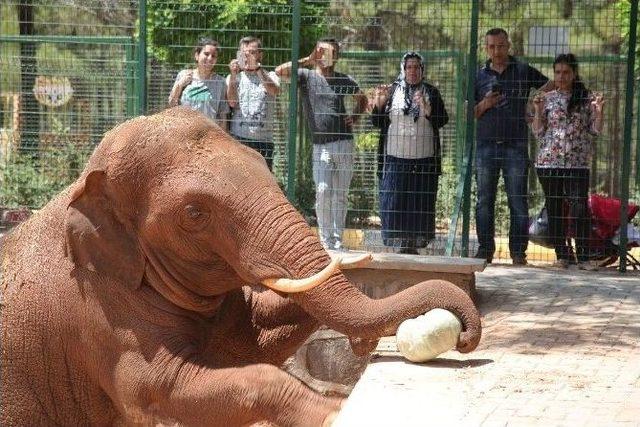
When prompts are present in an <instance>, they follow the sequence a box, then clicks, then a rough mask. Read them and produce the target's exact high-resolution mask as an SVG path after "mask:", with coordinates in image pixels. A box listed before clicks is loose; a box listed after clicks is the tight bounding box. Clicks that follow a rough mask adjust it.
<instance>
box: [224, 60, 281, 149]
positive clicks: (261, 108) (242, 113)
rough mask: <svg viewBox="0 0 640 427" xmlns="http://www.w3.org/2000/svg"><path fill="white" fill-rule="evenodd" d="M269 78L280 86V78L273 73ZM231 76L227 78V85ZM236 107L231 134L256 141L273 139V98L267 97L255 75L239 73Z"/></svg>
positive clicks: (260, 81) (232, 118) (271, 96)
mask: <svg viewBox="0 0 640 427" xmlns="http://www.w3.org/2000/svg"><path fill="white" fill-rule="evenodd" d="M269 77H270V78H271V80H272V81H273V82H274V83H275V84H276V85H280V78H279V77H278V76H277V75H276V73H274V72H273V71H272V72H270V73H269ZM230 79H231V76H227V85H229V84H230V83H229V82H230ZM236 88H237V90H238V106H237V107H235V108H234V109H233V114H232V116H231V129H230V131H231V134H232V135H235V136H237V137H240V138H246V139H254V140H257V141H271V140H272V139H273V111H274V103H275V97H274V96H273V95H269V94H268V93H267V90H266V89H265V87H264V84H262V80H261V79H260V76H258V74H257V73H246V72H244V71H243V72H241V73H239V74H238V77H237V80H236Z"/></svg>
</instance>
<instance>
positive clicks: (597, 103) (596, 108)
mask: <svg viewBox="0 0 640 427" xmlns="http://www.w3.org/2000/svg"><path fill="white" fill-rule="evenodd" d="M590 104H591V110H592V111H593V112H594V113H598V114H602V108H603V106H604V95H603V94H602V93H601V92H594V93H593V95H592V96H591V103H590Z"/></svg>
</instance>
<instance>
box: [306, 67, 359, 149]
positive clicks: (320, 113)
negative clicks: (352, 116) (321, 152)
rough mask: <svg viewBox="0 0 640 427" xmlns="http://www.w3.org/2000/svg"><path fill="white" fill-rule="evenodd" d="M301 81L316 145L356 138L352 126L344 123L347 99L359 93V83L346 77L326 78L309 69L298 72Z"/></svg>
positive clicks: (334, 76) (336, 74) (339, 74)
mask: <svg viewBox="0 0 640 427" xmlns="http://www.w3.org/2000/svg"><path fill="white" fill-rule="evenodd" d="M298 81H299V82H300V90H301V91H302V95H303V97H302V98H303V107H304V112H305V116H306V119H307V122H308V124H309V129H310V130H311V134H312V140H313V143H314V144H326V143H328V142H335V141H340V140H345V139H353V132H352V129H351V126H347V124H346V123H345V117H346V111H345V107H344V97H345V95H354V94H356V93H358V92H359V91H360V88H359V87H358V83H356V81H355V80H354V79H352V78H351V77H350V76H348V75H346V74H342V73H338V72H334V74H333V76H330V77H324V76H322V75H320V74H319V73H318V72H317V71H315V70H309V69H307V68H299V69H298Z"/></svg>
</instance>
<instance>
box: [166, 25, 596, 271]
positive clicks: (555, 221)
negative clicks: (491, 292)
mask: <svg viewBox="0 0 640 427" xmlns="http://www.w3.org/2000/svg"><path fill="white" fill-rule="evenodd" d="M484 41H485V45H484V47H485V51H486V54H487V56H488V59H487V61H486V62H485V63H484V65H483V66H482V67H480V68H479V69H478V71H477V74H476V80H475V105H474V116H475V118H476V120H477V126H476V150H475V165H476V168H475V178H476V186H477V195H478V196H477V201H476V232H477V238H478V250H477V252H476V254H475V257H477V258H482V259H485V260H486V261H487V262H492V260H493V256H494V253H495V250H496V245H495V202H496V197H497V190H498V181H499V178H500V175H502V177H503V180H504V188H505V191H506V194H507V199H508V207H509V215H510V228H509V252H510V255H511V258H512V261H513V264H515V265H526V264H527V256H526V250H527V246H528V240H529V239H528V228H529V206H528V181H529V180H528V173H529V168H530V159H529V145H528V139H529V132H530V131H531V132H532V133H533V135H534V136H535V138H536V140H537V146H538V150H537V151H538V154H537V157H536V160H535V170H536V173H537V176H538V179H539V181H540V185H541V187H542V189H543V191H544V195H545V207H546V209H547V212H548V215H549V234H550V238H551V240H552V241H553V244H554V247H555V252H556V258H557V262H556V265H557V266H559V267H564V268H567V267H568V266H569V265H571V264H577V265H578V266H579V267H580V268H583V269H593V268H594V266H595V264H594V263H591V262H590V259H591V258H592V256H593V255H594V254H591V253H590V252H589V247H590V246H589V242H588V241H589V233H590V229H591V226H590V216H589V213H588V208H587V197H588V190H589V167H590V159H591V153H592V151H593V147H594V137H595V136H597V135H599V134H600V132H601V131H602V126H603V103H604V100H603V96H602V94H599V93H593V92H591V91H589V90H588V89H587V88H586V87H585V85H584V83H583V82H582V80H581V79H580V76H579V74H578V60H577V59H576V57H575V56H574V55H573V54H571V53H565V54H561V55H558V57H557V58H556V59H555V61H554V63H553V79H552V80H549V79H548V78H547V77H546V76H545V75H544V74H543V73H541V72H540V71H539V70H537V69H536V68H534V67H532V66H531V65H529V64H527V63H525V62H522V61H521V60H519V59H517V58H516V57H514V56H512V55H510V54H509V52H510V47H511V46H510V42H509V36H508V33H507V32H506V31H505V30H504V29H501V28H493V29H491V30H489V31H487V33H486V34H485V39H484ZM218 50H219V45H218V43H217V42H216V41H215V40H212V39H208V38H205V39H202V40H200V42H199V43H198V45H197V46H196V47H195V49H194V60H195V63H196V66H195V67H194V68H193V69H186V70H182V71H180V72H179V73H178V76H177V77H176V80H175V83H174V85H173V88H172V90H171V93H170V95H169V105H171V106H173V105H178V104H182V105H188V106H190V107H192V108H194V109H197V110H199V111H201V112H202V113H203V114H205V115H207V116H208V117H209V118H211V119H212V120H213V121H215V122H216V123H217V124H218V125H220V126H221V127H223V128H224V129H226V130H227V131H228V132H229V133H230V134H231V135H232V136H233V137H234V138H235V139H237V140H238V141H239V142H241V143H242V144H245V145H246V146H248V147H250V148H252V149H255V150H256V151H258V152H259V153H260V154H262V156H263V157H264V158H265V160H266V162H267V165H268V167H269V168H270V169H271V168H272V162H273V151H274V144H273V126H274V101H275V97H277V96H278V95H279V93H280V81H281V80H282V81H288V80H290V79H291V78H292V76H291V70H292V64H291V62H287V63H284V64H281V65H279V66H277V67H276V68H275V70H274V71H267V70H265V69H264V68H263V66H262V58H263V51H262V43H261V40H260V39H258V38H256V37H245V38H243V39H242V40H240V43H239V48H238V53H237V56H236V58H235V59H233V60H232V61H231V63H230V64H229V74H228V75H227V76H226V78H225V77H223V76H220V75H218V74H216V73H215V71H214V67H215V65H216V62H217V57H218ZM339 59H340V44H339V43H338V42H337V41H336V40H335V39H332V38H325V39H320V40H318V42H317V43H316V45H315V48H314V49H313V51H312V52H311V54H309V55H308V56H305V57H303V58H301V59H300V60H299V61H298V68H297V81H298V84H299V87H300V91H301V98H302V107H303V112H304V117H305V119H306V123H307V126H308V128H309V131H310V135H311V140H312V142H313V180H314V183H315V196H316V204H315V209H316V217H317V222H318V234H319V237H320V240H321V242H322V244H323V245H324V246H325V247H326V248H329V249H335V250H341V249H343V242H342V238H343V237H342V235H343V231H344V228H345V220H346V214H347V206H348V192H349V186H350V183H351V178H352V175H353V161H354V139H353V126H354V124H355V123H356V122H357V121H358V120H359V119H361V118H362V117H365V116H366V115H367V113H370V114H369V115H368V117H369V118H370V120H371V124H372V125H373V126H374V127H375V128H378V129H379V132H380V137H379V150H378V152H379V153H378V154H379V158H378V178H379V200H380V219H381V224H382V238H383V243H384V244H385V245H386V246H389V247H392V248H393V249H394V250H395V251H397V252H399V253H407V254H417V253H418V249H420V248H424V247H426V246H427V245H428V244H429V242H431V241H432V240H433V239H434V238H435V235H436V224H435V222H436V221H435V219H436V218H435V213H436V203H437V199H438V197H437V193H438V180H439V176H440V175H441V174H442V160H441V159H442V150H441V143H440V129H441V128H442V127H443V126H445V125H446V124H447V123H448V121H449V116H448V113H447V110H446V107H445V103H444V101H443V98H442V96H441V94H440V91H439V90H438V88H436V87H435V86H434V85H433V84H430V83H429V82H427V81H426V79H425V65H426V64H425V61H424V58H423V57H422V56H421V55H420V54H419V53H417V52H413V51H409V52H406V53H405V54H404V55H403V56H402V58H401V59H400V70H399V74H398V76H397V78H396V79H395V80H394V81H393V82H392V83H391V84H385V85H380V86H378V87H376V88H375V89H374V90H373V91H372V94H371V95H370V97H367V96H366V95H365V93H364V92H363V90H362V89H361V88H360V87H359V85H358V83H357V82H356V81H355V80H354V79H353V78H352V77H351V76H349V75H347V74H343V73H341V72H338V71H336V69H335V68H336V64H337V63H338V61H339ZM532 93H533V97H531V95H532ZM348 96H349V97H353V105H354V106H353V107H352V108H351V110H352V111H347V108H346V107H345V98H346V97H348ZM567 215H569V218H571V219H572V220H574V221H575V223H576V239H575V246H576V248H575V250H574V249H573V248H572V247H571V244H570V241H569V240H568V239H567V238H566V236H567V230H566V223H567V221H566V217H567Z"/></svg>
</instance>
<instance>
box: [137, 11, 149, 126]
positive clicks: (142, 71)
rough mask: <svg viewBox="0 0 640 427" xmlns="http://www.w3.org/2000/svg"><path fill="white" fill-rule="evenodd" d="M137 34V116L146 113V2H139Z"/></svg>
mask: <svg viewBox="0 0 640 427" xmlns="http://www.w3.org/2000/svg"><path fill="white" fill-rule="evenodd" d="M139 16H140V24H139V25H140V28H139V30H140V31H139V33H138V114H144V113H145V112H146V111H147V0H140V15H139Z"/></svg>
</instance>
